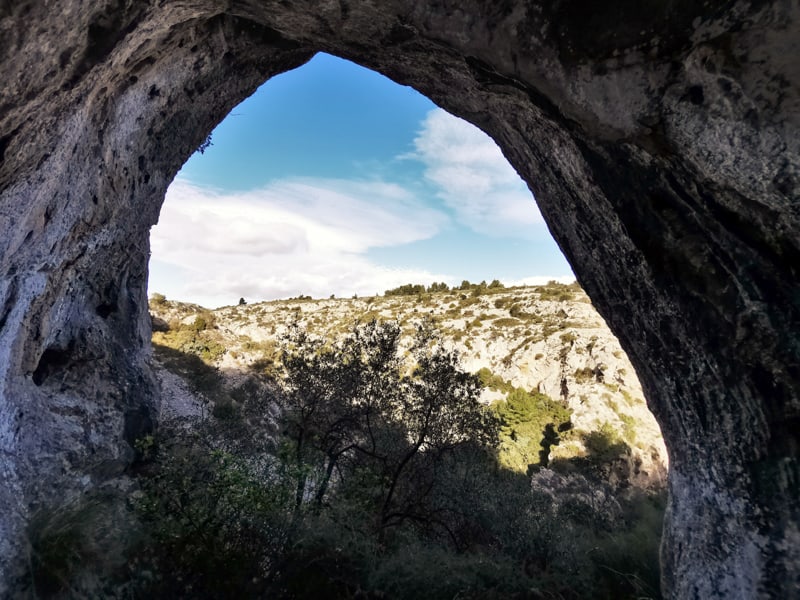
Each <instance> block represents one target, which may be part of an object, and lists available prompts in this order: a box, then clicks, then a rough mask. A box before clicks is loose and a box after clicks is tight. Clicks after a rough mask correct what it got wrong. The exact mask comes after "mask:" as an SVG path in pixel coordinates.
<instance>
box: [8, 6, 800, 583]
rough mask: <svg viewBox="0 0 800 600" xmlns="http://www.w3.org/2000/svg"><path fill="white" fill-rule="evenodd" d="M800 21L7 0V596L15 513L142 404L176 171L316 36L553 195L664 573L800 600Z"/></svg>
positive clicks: (778, 12) (77, 475)
mask: <svg viewBox="0 0 800 600" xmlns="http://www.w3.org/2000/svg"><path fill="white" fill-rule="evenodd" d="M798 19H800V7H798V5H797V3H792V2H784V1H781V0H775V1H772V2H767V1H765V2H730V1H721V0H719V1H716V0H715V1H711V2H705V3H695V2H677V1H676V2H661V3H641V2H639V3H636V2H624V3H622V4H620V3H616V4H614V5H609V4H597V3H588V2H580V1H567V0H560V1H556V2H550V3H546V4H539V3H535V2H523V1H520V2H501V3H497V2H488V1H487V2H484V1H477V0H476V1H468V2H461V3H458V4H457V5H452V6H451V5H450V4H448V3H431V2H413V1H412V2H409V1H400V0H392V1H387V2H381V3H371V2H348V3H344V2H306V1H300V2H292V3H278V4H275V3H269V4H266V3H263V2H254V1H250V0H235V1H230V2H219V1H217V0H192V1H190V2H169V3H161V2H155V1H148V0H141V1H139V0H106V1H103V2H92V3H85V2H78V1H74V0H61V1H60V2H57V3H55V4H53V3H40V2H33V1H26V0H21V1H19V2H13V3H11V2H3V3H0V57H2V62H0V79H1V80H2V81H3V82H4V85H3V86H2V87H1V88H0V230H2V233H3V234H2V235H0V451H1V452H2V456H3V459H2V461H0V465H1V466H0V469H2V471H0V473H1V474H2V479H3V483H4V485H3V486H0V556H2V559H0V571H1V572H2V575H0V582H1V583H0V594H2V591H3V590H2V588H3V587H4V586H5V585H7V584H8V581H9V578H10V577H11V575H10V573H11V569H12V566H13V564H14V562H15V560H16V557H18V556H20V553H19V548H20V543H21V542H20V540H21V538H22V537H23V527H24V523H25V519H26V518H27V517H26V515H28V514H29V513H30V511H31V510H32V509H34V508H36V506H38V505H39V504H41V503H42V502H45V501H47V500H48V498H49V497H50V498H52V497H56V496H57V497H64V496H66V495H69V494H70V493H75V492H77V491H79V490H80V489H81V488H83V487H85V486H90V485H94V484H95V483H96V482H98V481H101V480H103V478H105V477H108V476H109V475H111V474H113V473H115V472H118V471H119V470H120V469H121V468H123V466H124V464H125V462H126V460H127V457H128V456H129V454H130V448H129V442H130V440H131V439H132V438H134V437H136V435H138V434H139V433H141V432H143V431H146V430H147V429H148V427H150V426H151V425H152V421H153V415H154V414H155V413H154V410H155V407H154V406H153V400H152V399H153V397H154V395H153V390H154V385H155V383H154V381H155V380H154V379H153V377H152V374H151V372H150V370H149V368H148V366H147V357H148V354H149V345H148V344H149V341H148V338H149V335H148V317H147V307H146V299H145V297H144V293H145V292H144V290H145V280H146V277H145V274H146V262H147V257H148V230H149V227H150V226H151V225H152V224H153V223H154V222H155V221H156V220H157V216H158V211H159V208H160V204H161V202H162V201H163V197H164V192H165V189H166V186H167V184H168V183H169V181H170V180H171V179H172V177H173V176H174V174H175V173H176V171H177V170H178V168H179V167H180V166H181V165H182V163H183V162H184V161H185V160H186V158H187V157H188V156H189V155H190V153H191V152H192V151H193V150H194V149H195V148H196V147H197V146H198V145H199V144H200V142H201V141H202V140H203V139H204V138H205V137H206V135H207V134H208V132H209V131H211V129H212V128H213V126H214V125H215V124H216V123H218V122H219V121H220V120H221V119H222V117H223V116H224V115H225V114H226V112H227V111H228V110H230V108H231V107H232V106H234V105H235V104H236V103H237V102H239V101H240V100H242V99H243V98H244V97H246V96H247V95H248V94H250V93H251V92H252V91H253V90H254V89H255V88H256V86H258V85H259V84H261V83H262V82H263V81H265V80H266V79H268V78H269V77H271V76H272V75H274V74H276V73H280V72H282V71H285V70H287V69H290V68H293V67H296V66H298V65H300V64H302V63H303V62H304V61H305V60H307V59H308V58H309V57H310V56H312V55H313V53H314V52H316V51H320V50H324V51H327V52H330V53H332V54H336V55H339V56H343V57H345V58H350V59H352V60H354V61H356V62H358V63H360V64H362V65H365V66H367V67H370V68H373V69H375V70H377V71H380V72H382V73H384V74H386V75H388V76H390V77H392V78H393V79H395V80H396V81H398V82H400V83H403V84H406V85H411V86H413V87H415V88H416V89H418V90H419V91H421V92H422V93H425V94H427V95H428V96H429V97H430V98H431V99H433V100H434V101H435V102H437V103H438V104H440V105H441V106H443V107H444V108H446V109H447V110H449V111H451V112H453V113H454V114H456V115H459V116H462V117H464V118H465V119H467V120H469V121H471V122H473V123H475V124H476V125H478V126H480V127H481V128H483V129H484V130H485V131H486V132H487V133H489V134H490V135H491V136H492V137H493V138H494V139H495V140H496V141H497V142H498V144H499V145H500V146H501V148H502V149H503V151H504V152H505V154H506V156H507V157H508V159H509V160H510V161H511V163H512V164H513V165H514V166H515V168H516V169H517V170H518V171H519V173H520V174H521V175H522V177H523V178H524V179H525V180H526V181H527V182H528V183H529V185H530V186H531V189H532V190H534V191H535V192H536V196H537V200H538V202H539V205H540V209H541V212H542V214H543V216H544V218H545V220H546V221H547V223H548V224H549V226H550V228H551V230H552V232H553V234H554V236H555V238H556V240H557V241H558V242H559V244H560V246H561V247H562V249H563V250H564V252H565V254H566V256H567V257H568V259H569V260H570V262H571V264H572V265H573V267H574V270H575V273H576V274H577V276H578V279H579V281H580V282H581V284H582V286H583V287H584V289H586V291H587V292H588V294H589V295H590V296H591V298H592V300H593V302H594V304H595V306H596V307H597V308H598V310H599V311H600V313H601V314H602V315H603V316H604V317H605V318H606V320H607V321H608V323H609V325H610V327H611V329H612V330H613V331H614V332H615V333H616V334H617V335H618V337H619V338H620V341H621V343H622V346H623V347H624V348H625V350H626V351H627V352H628V355H629V356H630V357H631V360H632V362H633V363H634V364H635V365H636V369H637V372H638V373H639V375H640V378H641V382H642V387H643V389H644V392H645V395H646V397H647V399H648V403H649V405H650V407H651V409H652V410H653V412H654V414H655V415H656V418H657V419H658V421H659V423H660V425H661V428H662V431H663V433H664V437H665V441H666V444H667V447H668V448H669V451H670V459H671V464H670V467H671V470H670V491H671V500H670V505H669V509H668V518H667V524H666V530H665V532H666V540H665V544H664V555H663V560H664V573H665V580H664V589H665V592H666V593H667V595H668V596H672V597H676V598H686V597H702V598H715V597H720V598H721V597H725V598H731V597H756V596H759V595H764V596H766V595H770V594H771V595H772V596H774V597H791V596H792V595H796V593H797V589H798V586H800V566H798V565H800V556H798V552H800V543H798V542H799V541H800V531H799V530H798V522H800V507H799V506H798V496H799V495H800V494H799V493H798V481H800V472H799V471H800V469H799V468H798V458H797V454H798V446H799V444H798V441H799V440H798V435H800V433H798V432H800V426H798V425H800V391H798V390H800V369H799V368H798V365H800V342H798V339H800V336H798V331H800V288H798V286H799V285H800V283H798V282H800V277H798V265H800V213H798V208H797V199H798V197H800V184H799V177H800V149H799V146H800V135H799V133H800V132H799V131H798V129H800V63H798V61H797V60H796V56H797V54H798V48H797V43H798V42H797V40H798V37H800V36H799V35H798V33H799V31H800V25H798ZM53 486H56V487H53ZM50 490H55V491H53V492H51V491H50Z"/></svg>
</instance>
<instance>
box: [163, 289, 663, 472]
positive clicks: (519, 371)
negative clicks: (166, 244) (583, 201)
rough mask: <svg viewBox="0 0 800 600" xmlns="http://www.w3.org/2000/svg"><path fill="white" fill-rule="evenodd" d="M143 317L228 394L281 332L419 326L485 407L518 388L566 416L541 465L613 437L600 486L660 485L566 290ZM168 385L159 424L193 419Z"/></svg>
mask: <svg viewBox="0 0 800 600" xmlns="http://www.w3.org/2000/svg"><path fill="white" fill-rule="evenodd" d="M151 312H152V315H153V318H154V329H155V330H156V333H155V334H154V338H153V341H154V343H155V344H156V348H157V349H158V348H159V346H161V347H163V346H164V345H166V346H171V347H173V348H178V349H183V350H184V351H185V350H189V352H190V353H194V354H197V355H198V356H201V357H202V358H203V359H204V360H205V361H206V362H207V363H208V364H210V365H213V366H215V367H218V368H219V371H220V372H221V373H222V374H224V375H225V379H226V381H227V383H228V385H229V386H235V385H237V383H239V382H240V381H241V380H242V378H243V377H245V376H246V374H250V373H253V372H254V371H256V372H258V371H264V370H265V369H266V370H269V369H270V368H271V366H272V364H273V361H275V360H277V358H278V355H277V342H278V340H279V339H280V337H281V336H282V335H283V334H285V333H286V332H287V330H288V328H289V327H290V326H291V324H293V323H296V324H298V325H299V326H301V327H304V328H306V329H308V330H309V331H311V332H313V333H315V334H318V335H322V336H325V337H327V338H329V339H334V338H335V337H337V336H339V335H342V334H344V333H345V332H347V331H348V330H349V329H350V328H351V327H352V326H353V324H354V323H355V322H357V321H362V322H364V321H368V320H371V319H378V320H390V321H395V322H397V323H399V324H400V325H401V326H402V328H403V331H404V333H405V334H406V335H407V338H408V340H409V341H410V337H411V336H412V335H413V333H414V331H415V328H416V325H417V324H419V323H420V322H421V321H422V320H423V319H430V320H432V321H433V322H434V323H435V325H436V327H437V330H438V331H439V335H440V338H441V340H442V342H443V343H444V344H445V345H447V346H449V347H452V348H455V349H457V350H458V352H459V354H460V356H461V360H462V365H463V367H464V368H465V369H466V370H468V371H471V372H479V371H481V373H482V374H483V378H484V380H485V381H486V382H488V385H487V387H486V388H485V389H484V391H483V400H484V401H485V402H486V403H491V402H493V401H498V400H500V401H502V400H503V399H504V398H505V395H506V392H507V391H508V389H510V387H520V388H524V389H526V390H535V391H538V392H541V393H544V394H546V395H547V396H549V397H551V398H553V399H556V400H559V401H560V402H562V403H563V404H564V405H566V406H568V407H569V408H570V409H571V410H572V419H571V421H572V425H573V433H572V435H570V436H567V439H565V440H564V441H563V442H562V443H561V444H560V445H558V446H553V448H552V449H551V454H550V456H551V458H565V459H569V458H571V457H575V456H582V455H585V454H586V448H585V445H584V444H583V442H582V441H581V440H582V438H581V434H586V433H590V432H597V431H600V430H601V429H602V430H604V431H606V432H608V431H613V432H614V433H615V434H616V435H617V436H618V438H619V439H621V440H624V442H625V443H626V444H627V445H628V446H629V447H630V449H631V451H630V455H629V457H628V465H627V467H626V468H625V469H622V471H620V470H619V469H617V470H615V473H616V475H614V477H616V478H618V479H619V478H620V477H621V478H622V480H623V481H619V480H618V481H614V482H612V483H623V484H627V483H631V484H633V485H635V486H638V487H661V486H662V485H663V484H664V481H665V476H666V465H667V455H666V450H665V448H664V443H663V440H662V438H661V432H660V430H659V427H658V425H657V423H656V421H655V419H654V418H653V416H652V414H651V413H650V412H649V410H648V409H647V405H646V403H645V401H644V399H643V398H644V395H643V393H642V389H641V386H640V385H639V382H638V380H637V378H636V374H635V372H634V369H633V367H632V365H631V363H630V362H629V361H628V358H627V357H626V356H625V354H624V352H623V351H622V349H621V348H620V345H619V343H618V341H617V340H616V338H615V337H614V335H613V334H612V333H611V332H610V330H609V329H608V327H607V326H606V325H605V323H604V321H603V319H602V318H601V317H600V315H598V313H597V312H596V311H595V310H594V308H593V307H592V305H591V303H590V302H589V299H588V297H587V296H586V295H585V293H584V292H583V291H582V290H580V288H579V287H578V286H577V285H572V286H565V285H561V284H550V285H548V286H541V287H524V288H510V289H505V288H478V289H475V288H472V289H465V290H460V289H459V290H451V291H447V292H437V293H425V294H416V295H410V296H382V297H371V298H353V299H333V298H332V299H328V300H311V299H293V300H282V301H273V302H264V303H259V304H251V305H239V306H230V307H224V308H220V309H217V310H214V311H208V310H206V309H203V308H201V307H199V306H196V305H190V304H181V303H176V302H170V301H166V300H162V299H161V298H157V300H156V302H151ZM159 330H161V331H159ZM180 332H183V334H180ZM187 332H191V333H190V334H189V335H186V334H187ZM200 332H202V335H198V336H197V337H194V336H195V334H198V333H200ZM190 340H193V341H190ZM174 377H175V376H174V375H173V374H171V373H169V372H166V371H164V370H162V371H161V374H160V380H161V382H162V388H163V389H164V390H165V392H164V395H163V405H162V411H163V413H164V416H165V417H166V416H168V415H190V414H199V413H200V412H202V407H201V404H200V403H193V402H192V400H191V399H187V394H188V393H189V390H188V388H186V387H185V386H182V385H181V384H180V383H179V382H177V381H175V379H174Z"/></svg>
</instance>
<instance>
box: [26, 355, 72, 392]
mask: <svg viewBox="0 0 800 600" xmlns="http://www.w3.org/2000/svg"><path fill="white" fill-rule="evenodd" d="M69 361H70V351H69V350H65V349H63V348H47V349H46V350H45V351H44V352H43V353H42V357H41V358H40V359H39V364H37V365H36V369H35V370H34V372H33V375H32V378H33V383H35V384H36V385H42V384H43V383H44V382H45V380H46V379H47V378H48V377H50V376H51V375H52V374H54V373H57V372H58V371H60V370H61V369H63V368H64V367H66V366H67V365H68V364H69Z"/></svg>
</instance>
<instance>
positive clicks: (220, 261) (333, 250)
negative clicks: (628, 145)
mask: <svg viewBox="0 0 800 600" xmlns="http://www.w3.org/2000/svg"><path fill="white" fill-rule="evenodd" d="M150 246H151V258H150V268H149V282H148V288H149V290H150V291H151V292H158V293H163V294H165V295H166V296H167V297H168V298H171V299H181V300H185V301H187V302H196V303H199V304H201V305H203V306H207V307H214V306H222V305H225V304H231V303H234V302H236V300H237V299H238V298H247V299H250V300H255V301H261V300H272V299H279V298H288V297H296V296H304V295H309V294H310V295H311V296H312V297H314V298H327V297H328V296H329V295H330V294H334V295H335V296H337V297H340V298H341V297H350V296H352V295H358V296H362V297H363V296H368V295H376V294H378V293H382V292H383V291H384V290H386V289H393V288H396V287H398V286H400V285H404V284H408V283H422V284H424V285H430V284H431V283H433V282H435V281H436V282H438V281H447V283H448V284H450V285H457V284H458V283H459V282H461V281H463V280H468V281H474V282H478V281H482V280H485V281H492V280H495V279H499V280H501V281H503V282H505V283H507V284H509V285H512V284H521V283H538V284H544V283H546V282H548V281H559V282H564V283H569V282H571V281H573V280H574V275H573V274H572V270H571V268H570V267H569V265H568V263H567V262H566V259H564V257H563V254H562V253H561V251H560V249H559V248H558V246H557V245H556V244H555V241H554V240H553V238H552V235H551V234H550V232H549V231H548V230H547V227H546V225H545V224H544V221H543V220H542V218H541V215H540V214H539V210H538V207H537V206H536V204H535V199H534V198H533V196H532V194H531V192H530V190H529V189H528V187H527V185H526V184H525V182H524V181H522V180H521V179H520V178H519V176H518V175H517V173H516V171H514V169H513V167H511V166H510V165H509V164H508V162H507V161H506V159H505V158H504V157H503V155H502V153H501V151H500V149H499V148H498V147H497V146H496V144H495V143H494V141H493V140H491V138H489V137H488V136H486V134H484V133H483V132H481V131H480V130H478V129H477V128H475V127H473V126H472V125H470V124H468V123H467V122H466V121H463V120H461V119H458V118H456V117H453V116H452V115H450V114H449V113H447V112H446V111H444V110H442V109H440V108H438V107H437V106H436V105H435V104H433V103H432V102H431V101H430V100H428V99H427V98H426V97H424V96H422V95H421V94H419V93H418V92H416V91H414V90H412V89H411V88H408V87H405V86H400V85H397V84H396V83H394V82H392V81H390V80H389V79H387V78H385V77H383V76H381V75H379V74H377V73H375V72H374V71H371V70H369V69H365V68H363V67H359V66H357V65H355V64H353V63H351V62H349V61H345V60H343V59H338V58H335V57H333V56H330V55H326V54H322V53H320V54H317V55H316V56H315V57H314V58H312V59H311V60H310V61H309V62H308V63H306V64H305V65H303V66H302V67H299V68H297V69H295V70H293V71H290V72H287V73H284V74H282V75H280V76H277V77H273V78H272V79H270V80H269V81H268V82H266V83H265V84H264V85H262V86H260V87H259V89H258V90H257V91H256V92H255V93H254V94H253V95H252V96H250V97H249V98H247V99H246V100H244V101H243V102H242V103H240V104H239V105H237V106H236V107H235V108H233V109H232V111H231V112H230V113H229V114H228V116H226V117H225V119H223V120H222V122H221V123H220V124H219V125H217V126H216V127H215V128H214V131H213V132H212V133H211V134H210V135H209V137H208V138H207V139H206V141H204V143H203V145H201V147H200V148H199V149H198V150H197V151H196V152H195V153H194V154H193V155H192V156H191V157H190V158H189V160H188V161H187V162H186V163H185V164H184V165H183V167H182V169H181V170H180V171H179V172H178V174H177V176H176V180H175V181H173V183H172V184H171V185H170V187H169V188H168V190H167V194H166V201H165V203H164V205H163V206H162V208H161V213H160V217H159V223H158V224H157V225H156V226H155V227H154V228H153V230H152V231H151V238H150Z"/></svg>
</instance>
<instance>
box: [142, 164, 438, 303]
mask: <svg viewBox="0 0 800 600" xmlns="http://www.w3.org/2000/svg"><path fill="white" fill-rule="evenodd" d="M446 221H447V217H446V216H445V215H444V214H442V213H441V212H439V211H436V210H433V209H431V208H428V207H426V206H425V205H423V204H422V203H420V202H419V201H417V200H416V199H415V198H414V196H413V195H412V194H411V193H410V192H408V191H407V190H405V189H403V188H402V187H400V186H398V185H395V184H392V183H386V182H380V181H376V182H372V181H369V182H364V181H343V180H330V179H326V180H319V179H318V180H314V179H292V180H283V181H279V182H275V183H273V184H271V185H269V186H266V187H264V188H262V189H260V190H254V191H250V192H245V193H222V192H215V191H211V190H208V189H205V188H200V187H198V186H195V185H193V184H191V183H190V182H188V181H185V180H181V179H178V180H176V181H175V182H174V183H173V184H172V185H171V186H170V188H169V191H168V192H167V198H166V201H165V203H164V207H163V209H162V211H161V217H160V220H159V223H158V225H157V226H155V227H154V228H153V230H152V233H151V247H152V254H153V261H152V263H151V281H150V290H151V291H159V292H162V293H165V294H166V295H167V296H168V297H173V298H178V299H188V300H191V301H194V302H199V303H201V304H206V305H209V306H218V305H221V304H231V303H233V302H235V301H236V300H238V298H239V297H242V296H243V297H245V298H252V299H262V298H275V297H289V296H296V295H298V294H301V293H302V294H310V295H312V296H315V297H320V296H325V295H328V294H330V293H335V294H337V295H340V296H341V295H347V296H349V295H352V294H354V293H355V294H360V295H364V294H374V293H376V292H383V290H385V289H387V288H390V287H395V286H397V285H400V284H402V283H406V282H408V281H415V282H429V281H433V280H437V279H444V278H446V275H442V274H435V273H430V272H428V271H422V270H397V269H388V268H385V267H381V266H380V265H376V264H373V263H371V262H370V261H369V260H367V259H366V258H365V256H364V254H365V253H366V252H367V251H368V250H369V249H370V248H376V247H381V246H394V245H399V244H405V243H409V242H414V241H418V240H423V239H427V238H430V237H432V236H434V235H436V233H437V232H438V231H439V229H440V227H441V226H443V225H444V223H446Z"/></svg>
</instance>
